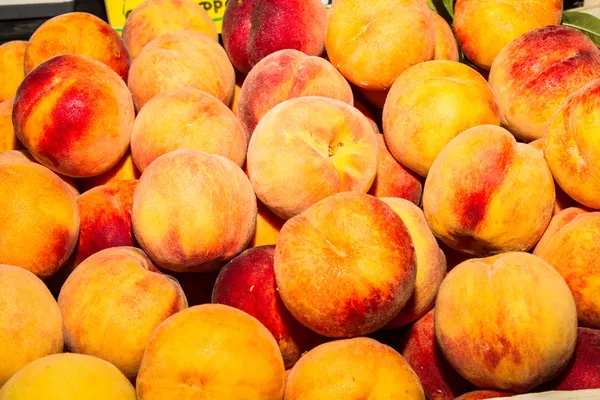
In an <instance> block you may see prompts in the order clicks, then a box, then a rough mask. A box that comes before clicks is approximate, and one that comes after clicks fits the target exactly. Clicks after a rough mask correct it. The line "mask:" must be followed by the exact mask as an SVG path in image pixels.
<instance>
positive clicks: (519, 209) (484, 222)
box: [423, 125, 555, 256]
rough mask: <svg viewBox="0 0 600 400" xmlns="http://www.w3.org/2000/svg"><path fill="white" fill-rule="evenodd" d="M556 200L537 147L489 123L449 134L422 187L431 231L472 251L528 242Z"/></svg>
mask: <svg viewBox="0 0 600 400" xmlns="http://www.w3.org/2000/svg"><path fill="white" fill-rule="evenodd" d="M465 154H468V155H469V157H465ZM449 182H452V183H451V184H449ZM554 201H555V194H554V181H553V179H552V174H551V173H550V169H549V168H548V165H547V164H546V162H545V160H544V158H543V156H542V155H541V154H540V152H539V151H538V150H536V149H534V148H533V147H531V146H529V145H526V144H524V143H517V142H516V140H515V138H514V137H513V136H512V135H511V134H510V133H509V132H508V131H507V130H505V129H503V128H500V127H497V126H492V125H482V126H478V127H475V128H471V129H469V130H467V131H465V132H463V133H462V134H460V135H458V136H457V137H456V138H454V139H453V140H451V141H450V143H449V144H448V145H447V146H446V147H445V148H444V149H443V150H442V151H441V153H440V155H439V156H438V157H437V158H436V159H435V161H434V163H433V165H432V167H431V170H430V171H429V175H428V176H427V180H426V181H425V188H424V190H423V210H424V212H425V217H426V218H427V222H428V223H429V226H430V227H431V229H432V231H433V232H434V234H435V235H436V236H437V237H438V238H439V239H440V240H442V241H443V242H444V243H446V244H447V245H448V246H450V247H452V248H454V249H455V250H458V251H461V252H463V253H466V254H471V255H476V256H484V255H491V254H497V253H502V252H507V251H527V250H529V249H530V248H532V247H533V246H534V245H535V243H537V241H538V240H539V239H540V238H541V236H542V234H543V233H544V231H545V230H546V227H547V226H548V224H549V223H550V219H551V218H552V212H553V208H554Z"/></svg>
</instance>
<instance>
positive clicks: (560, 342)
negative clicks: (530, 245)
mask: <svg viewBox="0 0 600 400" xmlns="http://www.w3.org/2000/svg"><path fill="white" fill-rule="evenodd" d="M435 334H436V338H437V340H438V342H439V344H440V347H441V349H442V351H443V353H444V356H445V357H446V359H447V360H448V361H449V362H450V364H451V365H452V366H453V367H454V368H455V369H456V370H457V371H458V372H459V373H460V374H461V375H462V376H463V377H465V378H467V379H468V380H469V381H470V382H472V383H473V384H475V385H477V386H478V387H480V388H486V389H498V390H507V391H514V392H517V393H524V392H527V391H529V390H531V389H533V388H534V387H536V386H538V385H540V384H542V383H544V382H547V381H549V380H551V379H552V378H554V377H556V376H557V375H558V374H559V373H560V372H561V371H562V370H563V369H564V368H565V367H566V366H567V364H568V363H569V360H570V359H571V356H572V355H573V351H574V350H575V343H576V340H577V312H576V308H575V302H574V300H573V296H572V295H571V292H570V291H569V287H568V286H567V284H566V283H565V281H564V280H563V279H562V277H561V276H560V274H559V273H558V272H556V270H555V269H554V268H552V266H551V265H550V264H548V263H547V262H545V261H544V260H542V259H541V258H539V257H536V256H534V255H532V254H529V253H516V252H515V253H510V252H509V253H504V254H501V255H498V256H494V257H488V258H482V259H473V260H469V261H466V262H464V263H462V264H460V265H459V266H457V267H456V268H454V269H453V270H452V271H450V273H449V274H448V276H447V277H446V279H444V282H443V283H442V286H441V287H440V290H439V293H438V297H437V301H436V306H435Z"/></svg>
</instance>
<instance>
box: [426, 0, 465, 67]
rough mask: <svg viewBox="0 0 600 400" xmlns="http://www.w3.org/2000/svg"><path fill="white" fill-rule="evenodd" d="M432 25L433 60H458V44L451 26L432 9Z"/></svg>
mask: <svg viewBox="0 0 600 400" xmlns="http://www.w3.org/2000/svg"><path fill="white" fill-rule="evenodd" d="M431 13H432V14H433V26H434V28H435V53H434V56H433V59H434V60H448V61H458V45H457V44H456V38H455V37H454V33H452V28H450V25H448V23H447V22H446V20H445V19H444V18H443V17H442V16H441V15H440V14H438V13H437V12H435V11H432V12H431Z"/></svg>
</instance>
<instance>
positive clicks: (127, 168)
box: [79, 151, 140, 192]
mask: <svg viewBox="0 0 600 400" xmlns="http://www.w3.org/2000/svg"><path fill="white" fill-rule="evenodd" d="M139 177H140V171H139V170H138V169H137V168H136V167H135V164H134V162H133V158H132V157H131V151H127V153H125V155H124V156H123V157H121V159H120V160H119V162H118V163H117V164H115V166H114V167H112V168H111V169H109V170H108V171H106V172H104V173H102V174H100V175H96V176H90V177H89V178H83V179H80V180H79V186H80V187H81V191H82V192H85V191H87V190H90V189H91V188H94V187H96V186H100V185H106V184H109V183H113V182H119V181H128V180H131V179H138V178H139Z"/></svg>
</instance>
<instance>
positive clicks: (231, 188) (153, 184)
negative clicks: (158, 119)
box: [132, 150, 256, 272]
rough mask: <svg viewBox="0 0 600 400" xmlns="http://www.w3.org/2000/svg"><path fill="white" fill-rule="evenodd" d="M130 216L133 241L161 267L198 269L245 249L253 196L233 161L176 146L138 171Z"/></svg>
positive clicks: (252, 221) (252, 215) (215, 264)
mask: <svg viewBox="0 0 600 400" xmlns="http://www.w3.org/2000/svg"><path fill="white" fill-rule="evenodd" d="M132 219H133V230H134V233H135V237H136V239H137V241H138V243H139V244H140V245H141V247H142V248H143V249H144V250H145V251H146V253H148V255H149V256H150V258H152V260H153V261H154V262H155V263H157V264H158V265H159V266H160V267H163V268H165V269H168V270H171V271H188V272H194V271H196V272H202V271H207V270H210V269H215V268H218V267H220V262H226V261H229V260H231V259H232V258H233V257H235V256H236V255H237V254H239V253H240V252H241V251H242V250H244V249H245V248H246V246H247V245H248V243H249V242H250V238H251V237H252V234H253V232H254V227H255V222H256V197H255V195H254V191H253V190H252V186H251V185H250V182H249V181H248V178H247V177H246V175H245V174H244V172H243V171H242V170H241V169H240V167H238V166H237V165H236V164H235V163H234V162H233V161H231V160H229V159H227V158H225V157H222V156H217V155H212V154H208V153H205V152H202V151H199V150H177V151H173V152H171V153H167V154H165V155H162V156H160V157H158V158H157V159H156V160H155V161H154V162H153V163H152V164H150V166H149V167H148V168H146V170H145V171H144V173H143V174H142V176H141V178H140V180H139V183H138V186H137V188H136V190H135V194H134V196H133V211H132Z"/></svg>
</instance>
